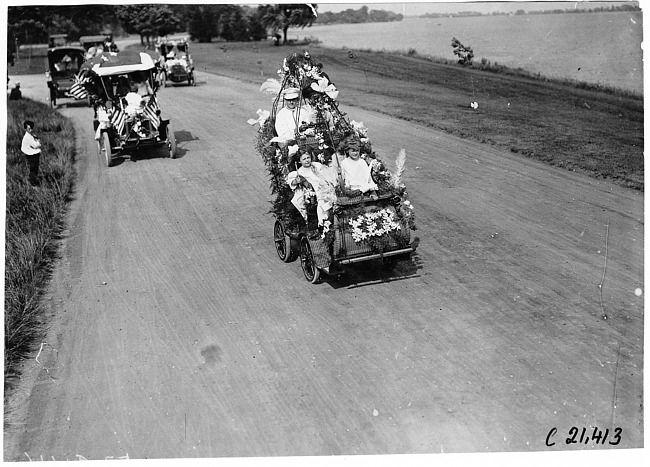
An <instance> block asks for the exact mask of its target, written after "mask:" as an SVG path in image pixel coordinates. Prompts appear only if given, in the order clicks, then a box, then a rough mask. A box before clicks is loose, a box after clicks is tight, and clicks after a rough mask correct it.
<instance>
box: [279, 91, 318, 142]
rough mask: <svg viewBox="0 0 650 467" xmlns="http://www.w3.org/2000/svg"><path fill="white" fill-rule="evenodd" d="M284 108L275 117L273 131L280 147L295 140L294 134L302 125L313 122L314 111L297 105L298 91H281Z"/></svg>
mask: <svg viewBox="0 0 650 467" xmlns="http://www.w3.org/2000/svg"><path fill="white" fill-rule="evenodd" d="M282 96H283V98H284V103H285V107H283V108H282V109H280V111H279V112H278V113H277V115H276V116H275V131H276V133H277V134H278V142H279V143H280V145H284V144H287V141H291V140H294V139H296V132H297V131H298V128H299V127H300V125H302V124H303V123H311V122H313V121H314V110H313V109H312V108H311V106H310V105H309V104H303V105H301V106H299V105H298V103H299V97H300V90H299V89H296V88H287V89H285V90H284V91H283V93H282Z"/></svg>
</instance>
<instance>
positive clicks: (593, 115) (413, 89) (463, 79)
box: [190, 42, 644, 190]
mask: <svg viewBox="0 0 650 467" xmlns="http://www.w3.org/2000/svg"><path fill="white" fill-rule="evenodd" d="M305 49H307V50H309V52H310V53H311V55H312V56H313V57H314V58H315V59H316V60H317V61H318V62H322V63H323V64H324V70H325V71H326V72H327V73H328V75H329V76H330V77H331V78H332V80H333V81H334V83H335V84H336V86H337V88H338V89H339V91H340V95H339V101H341V102H342V103H343V104H345V105H352V106H357V107H361V108H364V109H367V110H373V111H376V112H381V113H384V114H387V115H390V116H393V117H397V118H401V119H404V120H409V121H413V122H415V123H418V124H420V125H425V126H428V127H431V128H435V129H438V130H442V131H445V132H448V133H451V134H454V135H457V136H459V137H462V138H468V139H471V140H475V141H479V142H482V143H488V144H492V145H495V146H498V147H500V148H502V149H504V150H507V151H510V152H513V153H516V154H521V155H522V156H525V157H530V158H533V159H536V160H539V161H543V162H545V163H547V164H550V165H554V166H557V167H562V168H564V169H567V170H572V171H577V172H583V173H586V174H588V175H590V176H592V177H595V178H600V179H607V180H611V181H614V182H616V183H618V184H620V185H623V186H626V187H629V188H633V189H637V190H643V124H644V122H643V97H642V96H639V95H635V94H634V93H631V92H627V91H622V90H621V91H617V90H614V89H594V88H593V87H590V86H583V85H582V84H581V83H575V82H570V81H567V80H552V79H548V78H543V77H536V76H526V75H525V74H523V75H522V74H521V73H518V72H517V70H497V69H496V68H495V67H494V66H492V67H489V66H487V64H483V67H484V68H485V69H480V67H477V68H466V67H462V66H460V65H457V64H452V63H444V62H435V61H433V60H431V59H428V58H425V57H419V56H417V54H409V53H405V54H399V53H389V52H373V51H369V50H350V49H330V48H325V47H321V46H320V45H318V44H314V43H312V44H308V45H301V46H291V45H289V46H281V47H274V46H272V45H270V44H268V43H265V42H261V43H250V42H249V43H234V42H233V43H230V42H228V43H223V42H221V43H211V44H192V45H191V50H190V52H191V53H192V57H193V59H194V63H195V65H196V68H197V70H199V71H206V72H209V73H215V74H219V75H223V76H229V77H232V78H236V79H240V80H244V81H248V82H252V83H259V84H261V83H262V82H263V81H265V80H266V79H267V78H276V77H277V70H278V68H280V66H281V64H282V60H283V58H284V57H286V56H288V55H290V54H291V53H293V52H302V51H303V50H305ZM472 102H476V103H478V108H476V109H473V108H472V107H470V104H471V103H472ZM254 110H256V109H253V114H254ZM267 110H268V109H267ZM370 132H371V133H372V129H370ZM370 136H371V137H372V134H371V135H370ZM432 151H435V148H432Z"/></svg>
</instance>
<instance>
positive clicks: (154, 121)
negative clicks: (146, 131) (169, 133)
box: [144, 96, 160, 128]
mask: <svg viewBox="0 0 650 467" xmlns="http://www.w3.org/2000/svg"><path fill="white" fill-rule="evenodd" d="M159 111H160V107H158V102H157V101H156V98H155V96H152V97H151V99H149V102H148V103H147V105H146V106H145V108H144V115H145V116H146V117H147V118H148V119H149V120H150V121H151V125H152V126H153V127H155V128H158V127H159V126H160V115H158V113H159Z"/></svg>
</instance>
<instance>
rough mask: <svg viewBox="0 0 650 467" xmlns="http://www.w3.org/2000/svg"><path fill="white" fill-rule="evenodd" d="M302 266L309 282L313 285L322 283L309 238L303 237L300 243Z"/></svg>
mask: <svg viewBox="0 0 650 467" xmlns="http://www.w3.org/2000/svg"><path fill="white" fill-rule="evenodd" d="M300 266H301V267H302V272H303V273H304V275H305V279H307V281H308V282H310V283H312V284H318V283H319V282H320V269H318V268H317V267H316V264H314V256H313V254H312V252H311V247H310V246H309V240H307V237H303V238H302V240H301V242H300Z"/></svg>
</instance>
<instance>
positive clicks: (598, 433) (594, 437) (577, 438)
mask: <svg viewBox="0 0 650 467" xmlns="http://www.w3.org/2000/svg"><path fill="white" fill-rule="evenodd" d="M622 432H623V429H622V428H614V430H613V432H612V433H611V434H610V431H609V428H607V429H606V430H605V431H604V432H603V431H602V430H599V429H598V427H594V428H593V430H592V429H591V428H582V430H580V429H579V428H577V427H575V426H572V427H571V429H570V430H569V433H568V434H569V436H568V438H566V439H565V440H564V442H565V444H578V443H579V444H589V442H590V441H592V442H594V443H595V444H605V443H607V444H610V445H612V446H616V445H617V444H618V443H620V442H621V433H622ZM556 434H557V428H552V429H551V431H549V432H548V434H547V435H546V445H547V446H549V447H551V446H555V441H553V437H554V436H555V435H556Z"/></svg>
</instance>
